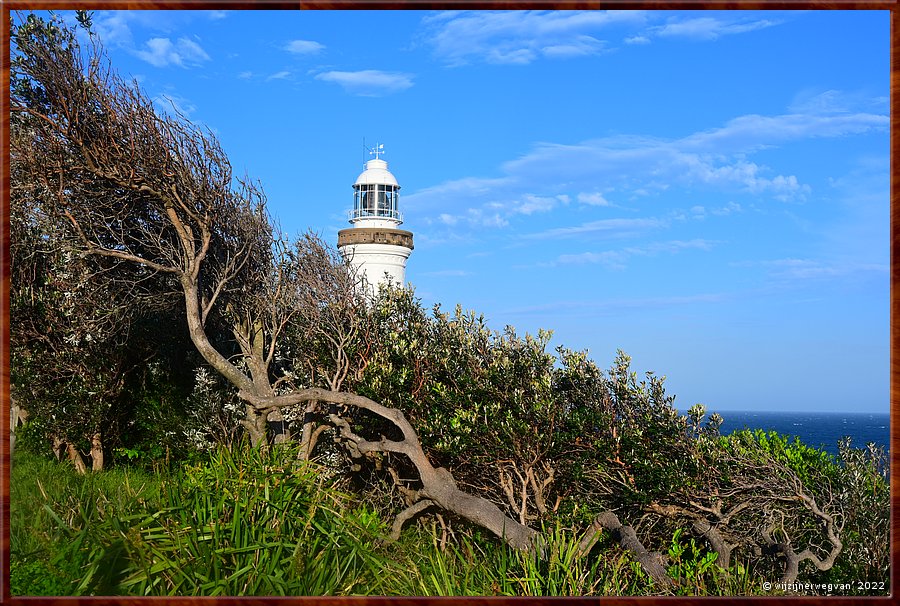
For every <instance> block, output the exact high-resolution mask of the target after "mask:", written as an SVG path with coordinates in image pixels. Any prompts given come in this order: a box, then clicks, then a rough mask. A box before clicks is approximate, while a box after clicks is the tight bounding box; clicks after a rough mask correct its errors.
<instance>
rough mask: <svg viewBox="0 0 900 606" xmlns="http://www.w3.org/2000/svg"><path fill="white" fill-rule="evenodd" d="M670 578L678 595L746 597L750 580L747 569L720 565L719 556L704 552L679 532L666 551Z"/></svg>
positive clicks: (711, 552) (736, 565) (694, 542)
mask: <svg viewBox="0 0 900 606" xmlns="http://www.w3.org/2000/svg"><path fill="white" fill-rule="evenodd" d="M668 556H669V576H671V577H672V579H673V580H674V581H675V585H676V594H677V595H748V594H750V593H751V592H752V589H751V577H750V574H749V571H748V569H747V567H746V566H744V565H743V564H735V565H733V566H732V567H731V568H730V569H727V570H726V569H724V568H722V567H721V566H719V564H718V562H717V559H718V554H717V553H715V552H714V551H707V550H706V549H705V548H704V547H703V546H701V545H700V544H698V543H697V542H696V541H695V539H694V538H691V539H690V540H689V541H688V540H686V539H685V537H684V536H683V533H682V531H681V529H678V530H676V531H675V532H674V534H673V535H672V541H671V543H670V545H669V549H668Z"/></svg>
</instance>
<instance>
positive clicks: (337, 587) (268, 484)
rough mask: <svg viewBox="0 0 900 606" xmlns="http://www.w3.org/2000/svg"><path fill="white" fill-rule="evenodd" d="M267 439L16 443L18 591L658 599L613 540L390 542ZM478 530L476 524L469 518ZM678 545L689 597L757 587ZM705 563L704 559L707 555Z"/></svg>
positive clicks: (410, 537)
mask: <svg viewBox="0 0 900 606" xmlns="http://www.w3.org/2000/svg"><path fill="white" fill-rule="evenodd" d="M322 477H323V476H322V474H320V473H319V470H318V469H317V468H316V467H315V466H312V465H306V464H301V463H299V462H297V460H296V456H294V455H293V453H291V452H289V451H288V452H284V451H281V450H279V449H277V448H273V449H271V450H269V451H268V452H265V453H262V452H259V451H256V450H252V449H249V448H244V449H235V450H234V451H229V450H219V451H216V452H215V453H213V454H212V455H211V456H210V457H209V458H208V459H206V460H203V461H200V462H196V463H192V464H186V465H185V466H184V467H181V468H178V469H175V470H169V471H167V470H158V473H149V472H146V471H142V470H139V469H129V468H127V467H125V468H118V469H112V470H109V471H103V472H100V473H95V474H88V475H85V476H78V475H76V474H75V473H74V471H72V470H71V468H70V467H69V465H68V464H66V463H57V462H56V461H51V460H47V459H44V458H42V457H39V456H36V455H33V454H29V453H28V452H25V451H17V452H16V454H15V460H14V463H13V466H12V478H11V480H12V493H11V497H12V502H11V510H10V516H11V519H10V527H11V534H10V555H11V592H12V594H13V595H165V596H170V595H205V596H216V595H275V596H277V595H425V596H437V595H441V596H480V595H487V596H489V595H503V596H520V595H522V596H547V595H560V596H574V595H653V594H654V588H653V584H652V582H651V581H650V580H649V579H648V578H647V577H646V575H645V574H644V573H643V572H642V570H641V569H640V567H639V566H638V565H637V564H636V562H634V561H633V559H632V558H631V556H630V554H628V553H626V552H623V551H621V550H620V549H619V548H618V547H617V546H616V545H611V544H605V545H601V546H599V547H597V548H595V549H594V554H592V555H593V556H594V557H591V558H577V557H576V550H577V538H573V537H576V533H573V532H571V531H569V530H567V529H562V528H559V527H557V528H551V529H548V531H547V532H546V533H545V534H546V536H547V537H548V541H547V548H546V552H545V556H546V557H539V556H538V555H537V554H536V553H523V552H518V551H515V550H511V549H509V548H507V547H506V546H505V545H503V544H501V543H500V542H499V541H497V540H496V539H495V538H494V537H492V536H487V535H484V534H482V533H481V532H480V531H479V530H477V529H471V530H467V531H461V530H459V529H457V532H456V533H455V536H454V537H453V539H452V540H449V541H447V542H446V544H442V543H440V542H439V541H438V539H437V537H438V536H440V534H441V532H440V530H439V529H438V528H436V527H435V526H434V523H433V522H428V521H427V519H423V520H420V522H419V523H417V524H411V525H410V527H409V528H407V529H406V530H405V531H404V533H403V535H402V536H401V539H400V540H399V541H398V542H396V543H386V542H385V541H384V540H383V539H384V537H385V536H386V534H387V530H388V529H387V524H386V523H385V522H384V521H383V520H381V519H380V518H379V517H378V516H377V515H376V514H375V513H373V512H372V511H371V510H370V509H368V508H367V507H365V506H364V505H361V504H360V503H358V502H355V501H354V500H353V499H352V498H351V497H350V496H349V495H346V494H343V493H341V492H339V491H336V490H334V489H333V488H330V487H328V486H326V485H325V484H324V482H323V481H322ZM467 528H468V527H467ZM670 555H672V556H676V561H675V565H674V566H673V567H672V570H675V571H676V572H677V574H678V575H679V580H680V581H681V585H679V591H678V593H680V594H682V595H704V594H709V595H712V594H716V595H735V594H747V593H750V588H749V581H748V580H747V578H746V575H745V579H744V582H741V581H740V580H738V581H726V580H723V579H726V578H731V577H726V576H724V575H723V574H721V570H720V569H717V567H715V566H714V563H713V562H710V561H709V558H708V557H707V556H706V555H705V554H703V553H701V552H699V551H698V550H697V549H696V546H694V545H690V548H689V549H682V548H681V547H678V537H675V539H674V541H673V549H672V550H670ZM704 558H705V559H704Z"/></svg>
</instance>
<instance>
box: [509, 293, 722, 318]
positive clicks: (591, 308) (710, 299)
mask: <svg viewBox="0 0 900 606" xmlns="http://www.w3.org/2000/svg"><path fill="white" fill-rule="evenodd" d="M734 296H735V295H733V294H730V293H698V294H694V295H671V296H661V297H643V298H631V299H627V298H614V299H595V300H576V301H572V300H569V301H553V302H550V303H544V304H541V305H529V306H526V307H516V308H511V309H505V310H503V311H502V313H503V314H504V315H553V316H559V315H560V314H566V315H567V316H573V315H578V316H581V315H585V316H587V315H590V316H596V315H597V314H603V313H612V312H622V311H626V310H645V309H661V308H668V307H680V306H683V305H698V304H706V303H722V302H725V301H729V300H731V299H733V298H734Z"/></svg>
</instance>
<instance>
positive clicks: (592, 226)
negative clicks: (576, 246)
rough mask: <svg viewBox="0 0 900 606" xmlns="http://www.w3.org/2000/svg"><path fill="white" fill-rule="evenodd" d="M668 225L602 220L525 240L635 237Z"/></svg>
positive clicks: (543, 232) (529, 235)
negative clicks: (593, 236)
mask: <svg viewBox="0 0 900 606" xmlns="http://www.w3.org/2000/svg"><path fill="white" fill-rule="evenodd" d="M666 225H667V223H666V222H665V221H663V220H661V219H600V220H599V221H589V222H587V223H582V224H581V225H575V226H572V227H556V228H553V229H548V230H545V231H541V232H537V233H533V234H526V235H525V236H523V238H525V239H529V240H548V239H558V238H572V237H576V236H584V235H588V234H603V233H609V234H613V235H615V236H616V237H621V236H622V235H623V234H628V235H633V234H635V233H637V232H643V231H647V230H649V229H657V228H660V227H665V226H666Z"/></svg>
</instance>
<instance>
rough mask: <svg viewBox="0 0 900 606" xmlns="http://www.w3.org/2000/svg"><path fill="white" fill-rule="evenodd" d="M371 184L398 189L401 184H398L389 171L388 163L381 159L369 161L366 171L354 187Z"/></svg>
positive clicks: (361, 174)
mask: <svg viewBox="0 0 900 606" xmlns="http://www.w3.org/2000/svg"><path fill="white" fill-rule="evenodd" d="M370 184H381V185H394V186H396V187H398V188H399V187H400V184H399V183H397V178H396V177H394V175H393V174H391V171H389V170H388V167H387V162H385V161H384V160H380V159H378V160H369V161H368V162H366V170H364V171H363V172H362V173H360V175H359V177H357V178H356V183H354V185H370Z"/></svg>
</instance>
